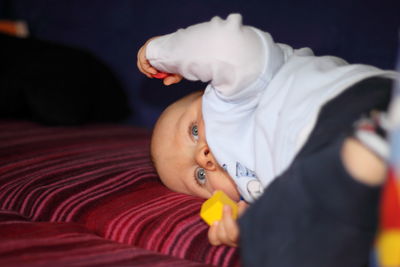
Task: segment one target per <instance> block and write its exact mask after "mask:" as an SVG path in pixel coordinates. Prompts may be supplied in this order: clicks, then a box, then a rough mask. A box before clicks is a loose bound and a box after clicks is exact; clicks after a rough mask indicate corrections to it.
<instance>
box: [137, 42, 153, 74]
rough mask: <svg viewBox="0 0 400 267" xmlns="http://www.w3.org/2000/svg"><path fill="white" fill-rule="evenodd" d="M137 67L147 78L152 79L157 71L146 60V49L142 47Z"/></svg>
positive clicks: (138, 55)
mask: <svg viewBox="0 0 400 267" xmlns="http://www.w3.org/2000/svg"><path fill="white" fill-rule="evenodd" d="M137 67H138V69H139V70H140V71H141V72H142V73H143V74H145V75H146V76H147V77H149V78H152V76H151V75H152V74H156V73H157V70H156V69H155V68H154V67H152V66H151V65H150V63H149V61H148V60H147V58H146V48H145V46H142V47H141V48H140V49H139V52H138V54H137Z"/></svg>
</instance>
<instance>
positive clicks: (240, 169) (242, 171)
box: [236, 162, 257, 178]
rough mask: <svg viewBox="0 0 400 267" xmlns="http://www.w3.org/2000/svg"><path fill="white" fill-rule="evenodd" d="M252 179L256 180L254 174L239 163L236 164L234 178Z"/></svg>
mask: <svg viewBox="0 0 400 267" xmlns="http://www.w3.org/2000/svg"><path fill="white" fill-rule="evenodd" d="M243 176H246V177H253V178H256V177H257V176H256V173H255V172H254V171H252V170H250V169H249V168H247V167H246V166H244V165H242V164H241V163H240V162H236V178H239V177H243Z"/></svg>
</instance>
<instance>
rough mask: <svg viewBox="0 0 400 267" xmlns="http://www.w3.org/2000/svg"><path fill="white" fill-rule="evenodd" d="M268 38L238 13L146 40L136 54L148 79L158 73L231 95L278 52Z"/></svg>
mask: <svg viewBox="0 0 400 267" xmlns="http://www.w3.org/2000/svg"><path fill="white" fill-rule="evenodd" d="M261 35H263V36H264V37H261ZM265 36H267V37H265ZM268 36H269V35H268V34H266V33H265V34H264V33H261V32H260V31H258V30H256V29H254V28H252V27H249V26H243V25H242V21H241V16H240V15H238V14H233V15H230V16H229V17H228V18H227V19H226V20H222V19H220V18H218V17H215V18H213V19H212V20H211V21H209V22H205V23H201V24H196V25H193V26H190V27H188V28H186V29H181V30H178V31H177V32H175V33H172V34H168V35H164V36H161V37H158V38H154V39H151V40H150V41H148V42H147V43H146V45H145V46H144V47H143V49H141V51H139V54H140V55H141V56H142V55H143V59H145V60H148V61H147V62H148V63H149V64H150V66H151V67H152V69H148V70H147V73H146V69H145V68H144V67H143V66H144V65H143V64H142V65H141V66H139V69H140V70H141V71H142V72H143V73H145V74H146V75H148V76H149V74H150V75H151V74H154V72H156V71H157V70H158V71H162V72H168V73H174V74H179V75H182V76H183V77H185V78H186V79H188V80H193V81H197V80H200V81H203V82H210V83H211V85H213V87H214V88H215V89H217V91H218V92H219V93H220V94H222V95H224V96H230V95H234V94H235V93H236V92H238V90H241V89H243V88H246V87H247V86H248V85H249V84H250V83H252V82H253V81H254V80H256V79H257V78H258V77H259V76H260V74H261V72H262V70H263V67H264V63H265V60H266V58H268V55H267V54H268V53H281V50H280V48H279V47H278V46H277V45H276V44H275V43H274V42H273V40H272V38H268ZM267 48H268V49H267ZM269 48H271V49H269ZM139 61H141V62H144V60H141V59H139ZM143 70H144V71H143Z"/></svg>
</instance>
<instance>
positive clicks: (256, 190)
mask: <svg viewBox="0 0 400 267" xmlns="http://www.w3.org/2000/svg"><path fill="white" fill-rule="evenodd" d="M240 177H250V178H253V179H251V180H250V181H249V182H247V185H246V189H247V192H248V193H249V195H250V196H251V197H252V198H253V199H254V200H255V199H257V198H259V197H260V196H261V195H262V193H263V192H264V189H263V187H262V184H261V182H260V181H259V180H258V179H257V175H256V173H255V172H254V171H252V170H250V169H249V168H247V167H246V166H244V165H243V164H241V163H240V162H236V179H240Z"/></svg>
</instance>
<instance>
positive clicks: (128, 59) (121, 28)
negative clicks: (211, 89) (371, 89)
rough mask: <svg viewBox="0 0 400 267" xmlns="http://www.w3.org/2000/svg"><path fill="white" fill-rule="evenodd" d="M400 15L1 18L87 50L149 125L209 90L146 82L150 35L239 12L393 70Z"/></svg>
mask: <svg viewBox="0 0 400 267" xmlns="http://www.w3.org/2000/svg"><path fill="white" fill-rule="evenodd" d="M398 10H400V1H398V0H352V1H348V0H336V1H320V0H306V1H297V0H280V1H265V0H246V1H243V0H202V1H187V0H177V1H162V0H153V1H140V0H139V1H138V0H118V1H109V0H85V1H81V0H0V16H2V17H13V18H20V19H24V20H26V21H27V22H28V24H29V27H30V30H31V33H32V35H34V36H36V37H37V38H40V39H45V40H52V41H56V42H60V43H63V44H67V45H71V46H76V47H79V48H84V49H87V50H89V51H91V52H92V53H93V54H94V55H96V56H97V57H98V58H100V59H101V60H102V61H103V62H105V63H106V64H107V65H108V66H109V67H111V69H112V70H113V71H114V72H115V73H116V75H117V77H118V79H119V80H120V82H121V84H122V85H123V87H124V89H125V90H126V92H127V94H128V96H129V102H130V106H131V108H132V109H133V111H134V112H133V114H134V116H132V117H131V118H130V120H129V121H128V122H129V123H135V124H139V125H147V126H151V125H152V124H153V123H154V121H155V120H156V118H157V117H158V115H159V113H160V112H161V110H162V109H163V108H165V107H166V106H167V105H168V104H170V103H171V101H173V100H176V99H178V98H180V97H181V96H183V95H186V94H187V93H189V92H191V91H193V90H198V89H203V88H204V85H203V84H201V83H190V82H184V83H182V84H180V85H174V86H170V87H167V88H166V87H164V86H162V85H161V83H160V81H158V80H155V79H153V80H149V79H147V78H145V77H144V76H143V75H141V74H140V73H139V72H138V71H137V69H136V62H135V61H136V53H137V50H138V48H139V47H140V46H141V45H142V44H143V43H144V42H145V41H146V40H147V39H148V38H150V37H152V36H155V35H160V34H165V33H169V32H172V31H175V30H176V29H178V28H181V27H186V26H188V25H191V24H194V23H198V22H202V21H206V20H209V19H210V18H211V17H212V16H215V15H219V16H222V17H226V16H227V15H228V14H229V13H232V12H240V13H242V14H243V17H244V23H245V24H248V25H253V26H255V27H258V28H260V29H262V30H265V31H269V32H271V34H272V35H273V37H274V38H275V40H276V41H278V42H283V43H287V44H289V45H292V46H293V47H295V48H299V47H303V46H308V47H311V48H312V49H313V50H314V51H315V52H316V54H317V55H325V54H330V55H336V56H340V57H343V58H344V59H346V60H348V61H350V62H351V63H367V64H372V65H376V66H378V67H381V68H392V67H393V66H394V62H395V61H394V59H395V52H396V44H397V36H398V29H399V26H400V16H399V15H398ZM135 111H136V112H135Z"/></svg>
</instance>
